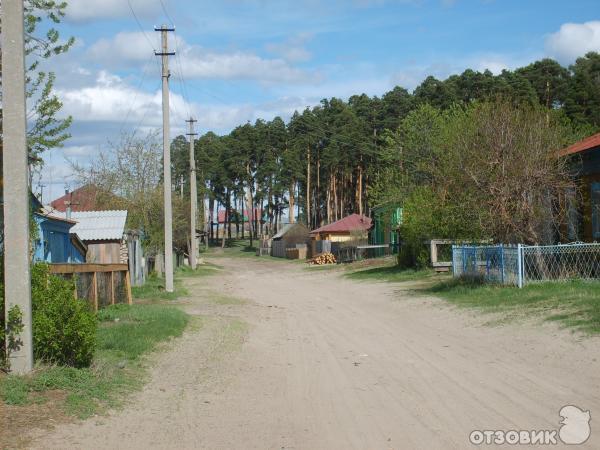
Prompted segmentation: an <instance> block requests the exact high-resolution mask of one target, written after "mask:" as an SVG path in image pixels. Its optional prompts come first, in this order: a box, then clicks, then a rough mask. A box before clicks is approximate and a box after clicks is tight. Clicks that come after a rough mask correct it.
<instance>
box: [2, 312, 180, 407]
mask: <svg viewBox="0 0 600 450" xmlns="http://www.w3.org/2000/svg"><path fill="white" fill-rule="evenodd" d="M98 320H99V326H98V334H97V337H98V346H97V350H96V355H95V358H94V362H93V364H92V366H91V367H89V368H85V369H75V368H73V367H58V366H54V367H47V366H41V367H38V368H37V369H36V370H35V371H34V373H33V374H32V375H29V376H13V375H11V376H5V377H3V378H0V397H1V398H2V400H3V401H4V403H5V404H6V405H27V404H31V403H33V402H36V403H37V402H44V401H46V398H45V397H44V393H45V392H48V391H55V390H59V391H64V392H65V394H66V395H65V397H64V405H59V407H60V408H61V409H62V410H64V412H66V413H67V414H68V415H73V416H77V417H80V418H86V417H90V416H92V415H94V414H96V413H98V412H101V411H103V410H105V409H107V408H112V407H115V406H119V405H120V404H121V403H122V402H123V398H124V394H126V393H127V392H129V391H131V390H134V389H136V388H139V387H140V386H141V385H142V383H143V380H144V375H145V372H146V371H145V367H144V364H143V361H142V356H143V355H144V354H146V353H148V352H150V351H152V350H154V349H155V348H156V347H157V345H158V344H159V343H161V342H164V341H166V340H168V339H171V338H174V337H177V336H180V335H181V334H182V333H183V330H184V329H185V327H186V325H187V323H188V315H187V314H186V313H184V312H183V311H181V310H180V309H177V308H175V307H170V306H162V305H131V306H129V305H115V306H111V307H109V308H106V309H104V310H102V311H100V312H99V313H98Z"/></svg>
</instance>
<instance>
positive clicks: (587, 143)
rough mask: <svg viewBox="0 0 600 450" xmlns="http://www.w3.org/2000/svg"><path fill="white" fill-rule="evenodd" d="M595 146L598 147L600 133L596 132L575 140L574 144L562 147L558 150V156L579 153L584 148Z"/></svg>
mask: <svg viewBox="0 0 600 450" xmlns="http://www.w3.org/2000/svg"><path fill="white" fill-rule="evenodd" d="M595 147H600V133H596V134H594V135H592V136H590V137H587V138H585V139H583V140H582V141H579V142H576V143H575V144H573V145H571V146H569V147H567V148H563V149H562V150H561V151H559V152H558V154H559V155H560V156H567V155H572V154H574V153H581V152H584V151H586V150H591V149H593V148H595Z"/></svg>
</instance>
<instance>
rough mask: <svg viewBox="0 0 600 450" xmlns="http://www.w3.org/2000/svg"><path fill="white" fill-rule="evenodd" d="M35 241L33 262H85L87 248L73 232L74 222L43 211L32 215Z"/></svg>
mask: <svg viewBox="0 0 600 450" xmlns="http://www.w3.org/2000/svg"><path fill="white" fill-rule="evenodd" d="M33 220H34V222H35V224H36V226H37V235H38V236H37V239H36V241H35V245H34V250H33V260H34V261H36V262H47V263H72V264H80V263H84V262H85V260H86V254H87V246H86V245H85V244H84V243H83V241H82V240H81V239H80V238H79V236H78V235H77V233H75V232H73V227H74V226H75V225H76V222H75V221H73V220H68V219H65V218H61V217H56V216H53V215H50V214H47V213H46V212H45V211H44V210H39V212H34V213H33Z"/></svg>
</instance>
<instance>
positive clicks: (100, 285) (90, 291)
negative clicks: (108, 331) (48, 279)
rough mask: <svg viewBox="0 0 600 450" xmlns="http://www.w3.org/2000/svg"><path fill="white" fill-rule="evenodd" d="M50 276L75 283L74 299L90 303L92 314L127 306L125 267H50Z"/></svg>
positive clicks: (53, 265)
mask: <svg viewBox="0 0 600 450" xmlns="http://www.w3.org/2000/svg"><path fill="white" fill-rule="evenodd" d="M50 273H53V274H55V275H60V276H62V277H65V278H67V279H74V280H75V287H76V290H75V295H76V296H77V298H84V299H86V300H88V301H89V302H90V305H91V306H92V307H93V308H94V311H98V309H99V308H103V307H106V306H109V305H115V304H118V303H126V304H129V305H131V281H130V279H129V268H128V266H127V264H50Z"/></svg>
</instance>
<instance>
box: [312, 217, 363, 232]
mask: <svg viewBox="0 0 600 450" xmlns="http://www.w3.org/2000/svg"><path fill="white" fill-rule="evenodd" d="M371 223H372V220H371V218H370V217H367V216H361V215H360V214H351V215H349V216H347V217H344V218H343V219H340V220H338V221H337V222H333V223H330V224H329V225H325V226H322V227H321V228H317V229H316V230H313V231H311V232H310V234H317V233H349V232H352V231H366V230H368V229H369V228H371Z"/></svg>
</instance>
